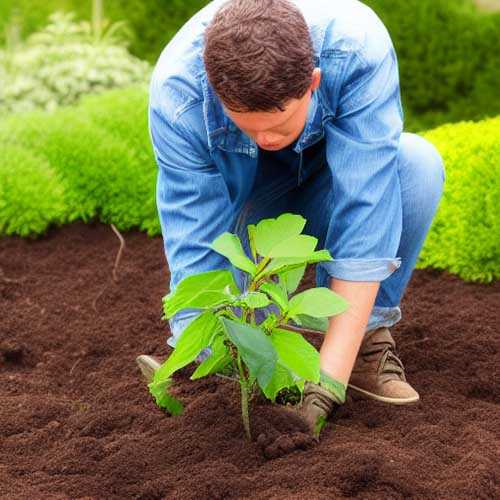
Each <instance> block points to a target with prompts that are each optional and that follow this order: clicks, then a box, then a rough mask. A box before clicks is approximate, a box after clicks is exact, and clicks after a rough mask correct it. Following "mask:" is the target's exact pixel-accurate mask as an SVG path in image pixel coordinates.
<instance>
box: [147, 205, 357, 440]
mask: <svg viewBox="0 0 500 500" xmlns="http://www.w3.org/2000/svg"><path fill="white" fill-rule="evenodd" d="M305 223H306V220H305V219H304V218H303V217H301V216H300V215H294V214H288V213H287V214H283V215H281V216H279V217H278V218H277V219H264V220H262V221H260V222H259V223H258V224H256V225H253V224H251V225H249V226H248V228H247V229H248V237H249V246H250V251H251V257H250V256H248V255H246V254H245V252H244V250H243V247H242V244H241V241H240V240H239V238H238V237H237V236H236V235H234V234H231V233H227V232H226V233H223V234H222V235H220V236H219V237H218V238H217V239H216V240H215V241H214V242H213V243H212V248H213V249H214V250H215V251H217V252H218V253H220V254H222V255H224V256H225V257H226V258H227V259H228V260H229V261H230V262H231V264H233V265H234V266H235V267H237V268H239V269H241V270H243V271H244V272H245V273H247V274H248V275H249V280H248V282H249V285H248V286H247V289H246V290H239V289H238V286H237V285H236V283H235V281H234V279H233V275H232V273H231V272H230V271H229V270H216V271H208V272H205V273H200V274H197V275H193V276H189V277H187V278H185V279H184V280H182V281H181V282H180V283H179V284H178V285H177V287H176V289H175V291H174V292H173V293H170V294H168V295H166V296H165V297H164V298H163V306H164V313H165V314H164V317H163V319H170V318H172V317H173V316H174V315H175V314H176V313H177V312H179V311H181V310H182V309H186V308H196V309H201V310H202V312H201V314H200V315H199V316H198V317H197V318H196V319H194V320H193V321H192V322H191V323H190V324H189V325H188V326H187V328H186V329H185V330H184V331H183V332H182V335H181V336H180V338H179V340H178V341H177V344H176V346H175V349H174V351H173V353H172V354H171V355H170V356H169V357H168V359H167V360H166V361H165V362H164V363H163V364H162V365H161V367H160V368H159V369H158V370H157V371H156V373H155V375H154V378H153V381H152V382H151V383H150V384H149V389H150V391H151V393H152V394H153V396H154V397H155V399H156V403H157V404H158V406H160V407H161V408H164V409H166V410H167V411H168V412H169V413H171V414H172V415H178V414H180V413H182V409H183V407H182V404H181V403H180V401H178V400H177V399H176V398H174V397H173V396H172V395H171V394H170V393H169V391H168V389H169V388H170V387H171V385H172V382H173V380H172V375H173V374H174V373H175V372H176V371H177V370H179V369H180V368H182V367H184V366H186V365H187V364H189V363H191V362H192V361H194V360H195V358H196V357H197V356H198V354H199V353H200V352H201V351H202V350H203V349H205V348H206V347H209V348H210V350H211V355H210V356H209V357H208V358H207V359H205V360H204V361H203V362H202V363H200V364H199V365H198V367H197V368H196V370H195V371H194V373H193V374H192V375H191V379H192V380H194V379H198V378H200V377H204V376H206V375H209V374H212V373H216V372H221V371H226V370H230V369H231V368H232V369H233V370H234V372H235V373H237V374H238V377H239V383H240V387H241V412H242V419H243V425H244V428H245V432H246V435H247V437H248V438H249V439H250V437H251V433H250V420H249V400H250V397H251V395H252V394H254V391H255V390H259V389H260V390H261V391H262V393H263V394H264V395H265V396H266V397H267V398H268V399H270V400H271V401H273V402H274V401H275V400H276V395H277V394H278V393H279V392H280V391H281V390H282V389H290V390H298V391H300V393H302V392H303V390H304V384H305V382H306V381H311V382H314V383H318V381H319V376H320V370H319V353H318V351H317V350H316V349H315V348H314V347H313V346H312V345H311V344H310V343H309V342H307V341H306V340H305V339H304V337H302V335H300V334H299V333H297V332H296V331H292V330H291V329H290V325H289V323H290V321H293V322H294V323H295V324H298V325H302V326H307V327H314V328H316V329H322V330H325V329H326V325H327V318H328V317H329V316H333V315H336V314H340V313H342V312H344V311H345V310H346V309H347V306H348V304H347V302H346V301H345V299H343V298H342V297H341V296H339V295H337V294H335V293H334V292H332V291H331V290H330V289H328V288H312V289H309V290H306V291H304V292H301V293H297V294H295V295H294V296H292V297H291V294H293V293H294V292H295V291H296V289H297V287H298V285H299V283H300V281H301V279H302V277H303V275H304V272H305V269H306V266H307V264H311V263H317V262H322V261H328V260H332V257H331V256H330V254H329V252H328V251H327V250H319V251H316V250H315V248H316V245H317V239H316V238H314V237H312V236H308V235H304V234H301V233H302V230H303V229H304V226H305ZM272 304H274V306H275V311H277V312H276V313H274V312H270V313H269V314H268V315H267V316H266V317H265V320H264V321H262V322H261V323H260V324H257V322H256V315H255V311H256V310H257V309H261V308H267V307H269V306H271V305H272Z"/></svg>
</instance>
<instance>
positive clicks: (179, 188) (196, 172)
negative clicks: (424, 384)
mask: <svg viewBox="0 0 500 500" xmlns="http://www.w3.org/2000/svg"><path fill="white" fill-rule="evenodd" d="M224 2H225V0H215V1H213V2H211V3H209V4H208V5H207V6H206V7H204V8H203V9H202V10H200V11H199V12H198V13H197V14H196V15H195V16H193V17H192V18H191V19H190V20H189V21H188V22H187V23H186V24H185V25H184V26H183V27H182V28H181V29H180V30H179V32H178V33H177V34H176V36H175V37H174V38H173V39H172V40H171V41H170V43H168V45H167V46H166V47H165V49H164V50H163V52H162V54H161V56H160V58H159V60H158V63H157V65H156V67H155V70H154V72H153V76H152V80H151V85H150V99H149V132H150V137H151V141H152V144H153V150H154V154H155V158H156V162H157V165H158V177H157V207H158V213H159V218H160V224H161V229H162V234H163V240H164V245H165V252H166V257H167V260H168V263H169V268H170V272H171V279H170V289H171V290H172V291H173V290H175V287H176V285H177V284H178V283H179V281H181V280H182V279H183V278H185V277H187V276H189V275H191V274H195V273H200V272H204V271H208V270H212V269H223V268H228V267H229V262H228V261H227V260H226V258H225V257H223V256H221V255H219V254H217V253H216V252H214V251H213V250H211V248H210V244H211V242H212V241H213V240H214V239H215V238H216V237H217V236H219V235H220V234H221V233H223V232H225V231H230V230H231V229H232V228H233V227H234V224H235V222H236V220H237V217H238V214H239V212H240V210H241V209H242V207H243V205H244V204H245V202H246V200H247V199H248V197H249V194H250V192H251V189H252V186H253V184H254V181H255V178H256V173H257V165H258V147H257V145H256V143H255V142H254V141H253V140H252V139H251V138H250V137H248V136H247V135H246V134H245V133H244V132H243V131H241V130H240V129H239V128H238V127H237V126H236V125H235V124H234V122H233V121H232V120H231V119H230V118H229V117H228V116H227V115H226V114H225V113H224V110H223V107H222V104H221V102H220V100H219V98H218V97H217V96H216V94H215V92H214V90H213V88H212V87H211V85H210V83H209V82H208V79H207V75H206V71H205V68H204V64H203V45H204V41H203V33H204V30H205V28H206V26H207V25H208V23H209V22H210V19H211V18H212V16H213V15H214V13H215V12H216V10H217V9H218V8H219V7H220V6H221V5H222V4H223V3H224ZM294 3H295V4H296V5H297V7H298V8H299V9H300V10H301V12H302V13H303V15H304V18H305V20H306V22H307V24H308V26H309V30H310V34H311V39H312V42H313V48H314V58H315V66H316V67H319V68H320V69H321V82H320V86H319V88H318V89H317V90H316V91H314V92H313V94H312V98H311V102H310V105H309V109H308V114H307V119H306V123H305V127H304V129H303V131H302V133H301V135H300V136H299V138H298V139H297V141H296V142H295V146H294V151H295V152H296V153H297V154H299V155H300V159H301V160H302V154H303V151H304V150H305V149H306V148H309V147H310V146H312V145H314V144H316V143H317V142H318V141H321V140H322V139H324V142H325V148H326V162H327V165H328V168H329V169H330V171H331V174H332V178H333V179H332V189H333V193H332V194H333V200H334V203H333V206H334V208H333V213H332V214H331V222H330V226H329V229H328V234H327V238H326V244H325V248H327V249H328V250H329V251H330V253H331V255H332V257H333V259H334V260H333V261H331V262H327V263H322V264H321V266H323V268H324V270H326V272H327V273H328V275H329V276H332V277H335V278H339V279H343V280H350V281H382V280H384V279H386V278H387V277H388V276H389V275H390V274H392V273H393V272H394V271H395V270H396V269H397V268H399V266H400V265H401V259H400V258H399V257H397V256H396V253H397V250H398V246H399V241H400V236H401V231H402V203H401V188H400V181H399V176H398V172H397V155H398V147H399V138H400V135H401V132H402V122H403V113H402V107H401V99H400V89H399V75H398V65H397V59H396V54H395V51H394V48H393V45H392V42H391V39H390V36H389V34H388V32H387V30H386V28H385V27H384V25H383V24H382V22H381V21H380V19H379V18H378V17H377V16H376V14H375V13H374V12H373V11H372V10H371V9H370V8H368V7H367V6H366V5H364V4H362V3H361V2H358V1H356V0H343V1H341V2H340V1H339V2H332V1H331V0H295V1H294ZM307 168H308V166H307V165H306V164H303V162H302V161H300V162H299V172H298V176H299V182H300V178H301V176H304V175H307ZM193 317H194V313H193V311H186V312H184V313H183V312H181V313H178V314H177V315H176V316H175V317H174V318H173V319H172V320H171V321H170V326H171V329H172V333H173V335H174V337H175V336H177V335H179V333H180V332H181V331H182V330H183V328H184V327H185V326H186V325H187V324H188V322H189V321H190V320H191V319H192V318H193Z"/></svg>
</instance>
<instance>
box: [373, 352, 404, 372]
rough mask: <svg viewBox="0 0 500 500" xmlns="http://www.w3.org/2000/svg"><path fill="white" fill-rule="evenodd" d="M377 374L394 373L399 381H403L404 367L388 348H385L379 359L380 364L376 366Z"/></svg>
mask: <svg viewBox="0 0 500 500" xmlns="http://www.w3.org/2000/svg"><path fill="white" fill-rule="evenodd" d="M378 373H379V374H383V373H394V374H396V375H398V376H399V377H400V378H401V379H404V373H405V370H404V366H403V363H402V362H401V360H400V359H399V358H398V357H397V356H396V354H395V353H394V352H393V351H392V350H391V347H390V346H387V347H386V349H385V350H384V353H383V354H382V357H381V358H380V363H379V365H378Z"/></svg>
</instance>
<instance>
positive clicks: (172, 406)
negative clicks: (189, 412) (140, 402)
mask: <svg viewBox="0 0 500 500" xmlns="http://www.w3.org/2000/svg"><path fill="white" fill-rule="evenodd" d="M172 384H173V380H172V379H171V378H167V379H165V380H162V381H161V382H151V383H150V384H148V388H149V392H150V393H151V394H152V395H153V397H154V398H155V401H156V404H157V405H158V406H159V407H160V408H163V409H165V410H167V411H168V412H169V413H170V414H171V415H180V414H181V413H182V412H183V410H184V407H183V406H182V403H181V402H180V401H179V400H178V399H177V398H175V397H174V396H172V395H171V394H169V392H168V388H169V387H170V386H171V385H172Z"/></svg>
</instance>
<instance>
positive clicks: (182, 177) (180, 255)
mask: <svg viewBox="0 0 500 500" xmlns="http://www.w3.org/2000/svg"><path fill="white" fill-rule="evenodd" d="M191 113H192V114H191V115H190V113H189V112H187V113H185V114H183V115H181V116H180V117H178V118H176V119H174V118H173V117H167V116H165V114H164V113H163V112H162V110H160V109H157V108H155V107H152V106H151V105H150V108H149V130H150V137H151V141H152V144H153V150H154V154H155V158H156V162H157V165H158V176H157V188H156V202H157V209H158V215H159V219H160V225H161V230H162V235H163V241H164V246H165V253H166V257H167V261H168V265H169V269H170V290H171V291H173V290H175V287H176V286H177V284H178V283H179V282H180V281H181V280H182V279H183V278H185V277H187V276H189V275H192V274H197V273H200V272H204V271H209V270H213V269H223V268H227V266H228V264H227V261H226V260H225V258H224V257H222V256H221V255H219V254H218V253H216V252H214V251H213V250H212V249H211V248H210V244H211V243H212V241H213V240H215V238H216V237H217V236H218V235H219V234H221V233H223V232H224V231H227V230H228V229H229V228H230V225H231V221H232V216H233V215H232V210H231V203H230V198H229V194H228V190H227V187H226V184H225V182H224V179H223V178H222V175H221V174H220V172H219V171H218V169H217V168H216V166H215V165H214V164H213V162H212V161H211V158H210V154H209V151H208V149H207V147H206V145H205V144H204V143H203V140H202V138H201V137H200V135H201V133H203V129H202V125H203V124H202V123H199V120H203V116H202V115H200V116H197V113H196V109H195V108H192V109H191ZM198 129H199V130H198ZM198 314H199V311H198V310H194V309H190V310H184V311H181V312H180V313H178V314H176V315H175V316H174V317H173V318H172V319H171V320H170V321H169V323H170V327H171V331H172V334H173V338H174V342H172V341H171V340H170V341H169V344H170V345H175V339H177V338H178V336H179V335H180V333H181V332H182V331H183V329H184V328H185V327H186V326H187V325H188V324H189V322H190V321H191V320H192V319H194V318H195V317H196V316H197V315H198Z"/></svg>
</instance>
